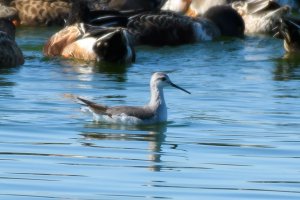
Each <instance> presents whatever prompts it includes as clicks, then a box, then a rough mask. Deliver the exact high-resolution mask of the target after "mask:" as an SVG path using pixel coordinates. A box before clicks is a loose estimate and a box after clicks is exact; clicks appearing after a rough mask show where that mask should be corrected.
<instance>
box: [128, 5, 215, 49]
mask: <svg viewBox="0 0 300 200" xmlns="http://www.w3.org/2000/svg"><path fill="white" fill-rule="evenodd" d="M127 29H128V31H129V33H131V35H133V39H134V43H135V44H137V45H152V46H164V45H181V44H188V43H195V42H199V41H205V40H212V39H214V38H215V37H217V36H219V30H218V28H217V27H216V26H215V25H214V24H213V23H211V22H210V21H208V20H206V19H192V18H190V17H188V16H183V15H180V14H176V13H172V12H166V11H160V12H151V13H144V14H138V15H135V16H133V17H130V18H129V22H128V24H127Z"/></svg>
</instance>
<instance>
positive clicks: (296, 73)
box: [274, 53, 300, 81]
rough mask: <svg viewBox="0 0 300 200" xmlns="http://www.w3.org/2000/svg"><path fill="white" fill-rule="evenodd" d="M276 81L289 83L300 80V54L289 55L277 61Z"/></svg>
mask: <svg viewBox="0 0 300 200" xmlns="http://www.w3.org/2000/svg"><path fill="white" fill-rule="evenodd" d="M274 80H276V81H288V80H300V57H299V54H298V55H297V54H293V53H287V54H286V55H284V57H283V58H279V59H276V69H275V71H274Z"/></svg>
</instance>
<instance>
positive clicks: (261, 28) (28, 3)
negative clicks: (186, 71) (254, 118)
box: [0, 0, 300, 67]
mask: <svg viewBox="0 0 300 200" xmlns="http://www.w3.org/2000/svg"><path fill="white" fill-rule="evenodd" d="M291 10H292V8H291V7H290V6H289V5H282V4H280V3H278V2H276V1H275V0H214V1H211V0H12V1H11V0H9V1H8V0H0V46H1V48H0V66H1V67H12V66H18V65H22V64H23V63H24V57H23V54H22V51H21V49H20V48H19V47H18V45H17V43H16V42H15V30H16V28H15V27H18V26H50V25H58V26H63V28H62V29H61V30H59V31H58V32H57V33H55V34H54V35H53V36H52V37H50V38H49V40H48V41H45V45H44V48H43V53H44V55H45V56H46V57H57V56H58V57H63V58H70V59H80V60H85V61H95V62H123V63H130V62H134V61H135V57H136V52H135V47H136V46H138V45H151V46H164V45H170V46H172V45H181V44H189V43H197V42H202V41H210V40H215V39H216V38H219V37H221V36H226V37H240V38H242V37H244V35H249V34H250V35H254V34H265V35H270V36H275V37H277V38H280V39H283V40H284V42H283V43H284V45H283V46H284V48H285V50H286V51H287V52H298V51H300V32H299V29H300V25H298V24H300V20H298V19H296V18H294V17H292V16H291V14H290V13H291Z"/></svg>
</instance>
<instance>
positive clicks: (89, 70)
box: [61, 60, 131, 82]
mask: <svg viewBox="0 0 300 200" xmlns="http://www.w3.org/2000/svg"><path fill="white" fill-rule="evenodd" d="M61 65H62V66H64V68H63V70H64V71H65V72H70V71H73V72H76V73H78V74H87V75H88V74H94V73H101V74H106V75H107V76H108V77H111V78H114V80H115V81H117V82H125V81H126V80H127V76H126V73H127V70H128V68H129V67H130V66H131V65H129V64H115V63H106V62H101V63H94V62H85V61H79V60H62V61H61Z"/></svg>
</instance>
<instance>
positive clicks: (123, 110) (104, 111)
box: [77, 97, 154, 120]
mask: <svg viewBox="0 0 300 200" xmlns="http://www.w3.org/2000/svg"><path fill="white" fill-rule="evenodd" d="M77 99H78V100H80V101H81V102H83V103H84V104H85V105H86V106H88V107H89V108H90V109H91V110H92V111H93V112H94V113H96V114H100V115H107V116H109V117H112V116H119V115H122V114H124V115H126V116H131V117H136V118H139V119H142V120H144V119H150V118H152V117H154V112H152V111H151V110H150V109H147V108H146V107H137V106H115V107H108V106H105V105H101V104H96V103H94V102H92V101H89V100H86V99H83V98H80V97H77Z"/></svg>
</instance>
